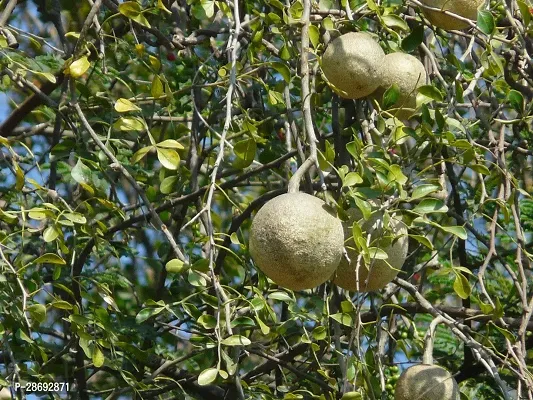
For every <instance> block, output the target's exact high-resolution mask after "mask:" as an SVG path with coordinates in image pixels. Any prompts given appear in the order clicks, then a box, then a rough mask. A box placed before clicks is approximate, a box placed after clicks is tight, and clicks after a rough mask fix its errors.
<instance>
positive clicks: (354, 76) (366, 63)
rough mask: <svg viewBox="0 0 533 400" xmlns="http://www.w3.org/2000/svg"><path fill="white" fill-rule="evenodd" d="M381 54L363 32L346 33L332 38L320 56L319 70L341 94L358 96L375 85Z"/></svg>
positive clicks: (380, 50)
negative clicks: (320, 66) (320, 69)
mask: <svg viewBox="0 0 533 400" xmlns="http://www.w3.org/2000/svg"><path fill="white" fill-rule="evenodd" d="M383 57H385V53H384V52H383V50H382V49H381V47H380V46H379V44H378V43H377V42H376V41H375V40H374V39H373V38H372V36H370V34H368V33H364V32H350V33H347V34H345V35H342V36H339V37H338V38H336V39H334V40H333V41H332V42H331V43H330V44H329V45H328V48H327V49H326V51H325V53H324V55H323V56H322V71H324V75H326V77H327V78H328V80H329V81H330V82H331V83H332V84H333V85H334V86H335V87H336V88H337V89H339V90H340V91H341V92H344V93H340V95H341V96H342V97H345V98H348V99H359V98H361V97H365V96H368V95H369V94H371V93H372V92H373V91H374V90H376V88H377V87H378V86H379V69H380V67H381V63H382V61H383Z"/></svg>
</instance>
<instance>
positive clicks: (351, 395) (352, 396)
mask: <svg viewBox="0 0 533 400" xmlns="http://www.w3.org/2000/svg"><path fill="white" fill-rule="evenodd" d="M341 400H363V395H362V394H361V393H359V392H346V393H344V394H343V395H342V397H341Z"/></svg>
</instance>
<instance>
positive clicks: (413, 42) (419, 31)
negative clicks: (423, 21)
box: [402, 25, 424, 53]
mask: <svg viewBox="0 0 533 400" xmlns="http://www.w3.org/2000/svg"><path fill="white" fill-rule="evenodd" d="M423 40H424V26H423V25H416V26H415V27H414V28H413V29H412V30H411V33H410V34H409V35H407V36H406V37H405V38H404V39H403V40H402V49H404V50H405V51H406V52H408V53H410V52H412V51H414V50H416V48H417V47H418V46H420V44H421V43H422V41H423Z"/></svg>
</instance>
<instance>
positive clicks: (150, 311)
mask: <svg viewBox="0 0 533 400" xmlns="http://www.w3.org/2000/svg"><path fill="white" fill-rule="evenodd" d="M164 309H165V307H155V308H154V307H148V308H143V309H142V310H141V311H139V313H138V314H137V316H136V317H135V322H137V323H138V324H140V323H143V322H144V321H146V320H147V319H148V318H150V317H153V316H154V315H157V314H159V313H160V312H161V311H163V310H164Z"/></svg>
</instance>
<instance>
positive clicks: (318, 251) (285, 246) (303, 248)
mask: <svg viewBox="0 0 533 400" xmlns="http://www.w3.org/2000/svg"><path fill="white" fill-rule="evenodd" d="M249 245H250V254H251V255H252V258H253V260H254V261H255V263H256V264H257V266H258V267H259V268H260V269H261V271H263V272H264V273H265V275H266V276H268V277H269V278H270V279H272V280H273V281H274V282H276V283H277V284H278V285H280V286H283V287H285V288H287V289H291V290H304V289H312V288H314V287H316V286H318V285H320V284H322V283H324V282H325V281H326V280H328V279H329V277H330V276H331V275H332V274H333V272H334V271H335V269H336V268H337V266H338V265H339V261H340V259H341V257H342V254H343V251H344V232H343V228H342V223H341V221H340V220H339V219H338V218H337V217H336V216H335V215H334V214H333V213H332V210H331V209H330V208H329V207H328V206H327V205H326V203H324V202H323V201H322V200H320V199H319V198H317V197H314V196H311V195H309V194H306V193H287V194H283V195H281V196H278V197H276V198H274V199H272V200H270V201H269V202H268V203H266V204H265V205H264V206H263V207H262V208H261V209H260V210H259V211H258V213H257V214H256V216H255V218H254V219H253V221H252V226H251V229H250V239H249Z"/></svg>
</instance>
